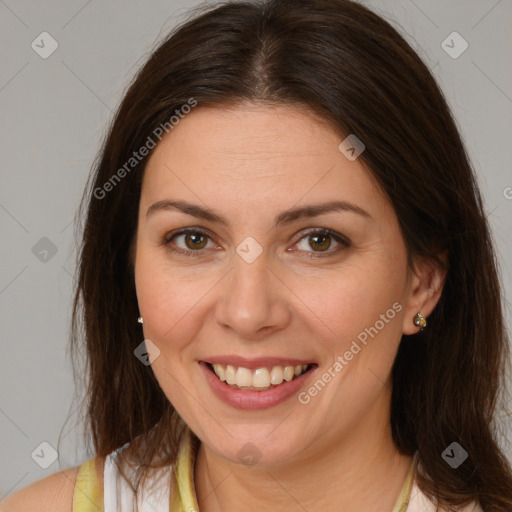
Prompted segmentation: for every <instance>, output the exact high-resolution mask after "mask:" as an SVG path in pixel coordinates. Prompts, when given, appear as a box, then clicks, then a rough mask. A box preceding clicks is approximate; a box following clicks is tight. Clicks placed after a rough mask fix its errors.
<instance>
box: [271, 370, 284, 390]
mask: <svg viewBox="0 0 512 512" xmlns="http://www.w3.org/2000/svg"><path fill="white" fill-rule="evenodd" d="M283 378H284V377H283V367H282V366H274V368H272V371H271V372H270V384H274V386H277V385H278V384H281V382H283Z"/></svg>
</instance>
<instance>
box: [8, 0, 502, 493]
mask: <svg viewBox="0 0 512 512" xmlns="http://www.w3.org/2000/svg"><path fill="white" fill-rule="evenodd" d="M210 3H215V2H210ZM366 3H367V5H369V6H370V7H372V8H373V9H374V10H376V11H377V12H379V13H380V14H381V15H384V17H386V18H387V19H389V20H390V21H391V22H392V23H393V25H394V26H396V27H397V28H399V30H400V32H401V33H402V34H404V35H405V37H406V38H407V40H408V41H409V42H410V43H411V44H412V45H413V47H414V48H415V49H416V50H417V51H418V52H419V53H420V55H421V56H422V58H423V59H424V60H425V61H426V63H427V64H428V66H429V67H430V68H431V69H432V70H433V72H434V74H435V75H436V77H437V78H438V80H439V82H440V84H441V87H442V88H443V90H444V92H445V94H446V96H447V98H448V101H449V103H450V105H451V107H452V109H453V111H454V114H455V118H456V120H457V122H458V125H459V127H460V130H461V132H462V135H463V137H464V139H465V141H466V143H467V147H468V150H469V154H470V157H471V158H472V160H473V163H474V166H475V169H476V171H477V174H478V176H479V181H480V185H481V189H482V192H483V194H484V197H485V202H486V209H487V211H488V213H489V216H490V222H491V225H492V228H493V231H494V235H495V239H496V242H497V248H498V253H499V254H498V256H499V259H500V263H501V267H502V272H503V284H504V288H505V291H506V296H507V298H508V302H510V299H511V297H512V189H511V188H507V187H512V172H511V168H512V166H511V163H512V162H511V160H512V155H511V145H512V138H511V135H512V61H511V58H510V49H511V48H512V32H511V31H510V26H511V22H512V0H499V1H497V0H451V1H450V2H446V1H444V0H435V1H432V0H429V1H427V0H414V1H413V0H398V1H397V0H393V1H392V0H372V1H368V2H366ZM198 4H199V2H198V1H196V0H180V1H172V2H171V1H164V0H158V1H151V2H143V1H142V0H138V1H130V2H121V1H120V0H109V1H108V2H105V1H104V2H100V1H98V0H89V1H83V0H73V1H67V2H64V1H58V0H47V1H45V2H37V1H35V0H19V1H16V2H15V1H14V0H5V1H3V0H0V48H1V50H0V51H1V54H2V67H1V69H0V107H1V109H2V118H1V123H0V124H1V130H2V132H1V138H0V141H1V142H0V144H1V155H2V158H1V172H2V187H1V189H0V226H1V230H2V265H1V272H0V312H1V316H2V320H1V325H2V345H1V346H2V356H1V359H0V376H1V377H0V378H1V388H0V454H1V467H0V498H1V497H2V496H4V495H6V494H8V493H10V492H12V491H14V490H17V489H20V488H22V487H24V486H26V485H28V484H29V483H31V482H33V481H35V480H38V479H40V478H42V477H44V476H47V475H49V474H51V473H53V472H55V471H57V470H59V469H63V468H66V467H69V466H74V465H77V464H80V463H81V462H83V461H84V460H86V459H87V458H89V457H90V456H92V455H93V454H91V453H89V452H87V451H86V450H85V448H84V442H83V440H82V439H81V438H80V433H81V429H80V428H79V427H80V426H81V422H80V418H78V415H77V414H71V417H70V419H69V421H68V422H67V424H66V425H64V422H65V419H66V417H67V415H68V412H73V411H74V408H75V405H74V404H73V402H72V398H73V378H72V373H71V365H70V361H69V357H68V349H67V347H68V332H69V324H70V313H71V290H72V284H73V274H74V271H75V252H74V251H75V249H74V236H75V235H74V232H73V229H74V224H73V217H74V213H75V211H76V209H77V206H78V202H79V199H80V197H81V193H82V190H83V188H84V185H85V182H86V178H87V175H88V173H89V170H90V168H91V165H92V162H93V159H94V157H95V155H96V153H97V151H98V150H99V147H100V142H101V140H102V137H103V135H104V134H105V132H106V129H107V126H108V123H109V121H110V119H111V117H112V111H113V110H114V109H115V107H116V106H117V104H118V102H119V101H120V99H121V97H122V94H123V91H124V90H125V89H126V87H127V85H128V83H129V80H130V79H131V77H132V76H133V74H134V73H135V71H136V70H137V69H138V67H139V66H140V65H141V64H142V63H143V61H144V59H145V57H146V56H147V55H148V53H149V52H150V50H151V49H152V48H153V47H154V45H155V43H156V42H157V41H158V40H160V39H161V38H162V37H164V36H165V34H166V33H167V32H168V31H169V30H170V29H171V28H172V27H173V26H174V25H175V23H176V22H178V21H181V20H183V19H184V17H185V16H186V13H187V10H188V8H190V7H193V6H195V5H198ZM44 31H46V32H49V33H50V34H51V36H52V37H53V38H54V39H55V40H56V41H57V42H58V45H59V46H58V49H57V50H56V51H55V52H54V53H53V54H52V55H51V56H50V57H48V58H47V59H43V58H41V57H40V56H39V55H38V54H37V53H36V52H35V51H34V50H33V49H32V47H31V43H32V41H34V40H36V43H37V42H38V41H39V45H40V46H42V44H41V43H40V39H41V38H39V37H38V36H39V34H41V33H42V32H44ZM453 31H457V32H459V33H460V34H461V35H462V37H463V38H464V39H465V40H466V41H467V42H468V44H469V47H468V49H467V50H466V51H465V52H464V53H463V54H462V55H460V56H459V57H458V58H456V59H454V58H452V57H450V56H449V55H448V54H447V53H446V52H445V51H444V49H443V47H442V46H441V44H442V42H443V41H444V40H445V39H446V38H447V36H448V35H449V34H451V33H452V32H453ZM448 41H449V42H448V43H447V44H450V45H452V46H454V47H455V49H457V48H460V46H459V43H460V41H456V40H455V42H454V43H451V41H450V39H448ZM48 48H49V43H48V40H46V43H45V49H46V50H48ZM433 151H435V148H433ZM44 237H46V238H47V239H49V240H50V241H51V243H49V242H48V241H47V240H44V241H40V240H41V239H42V238H44ZM36 244H38V245H36ZM53 245H54V246H55V248H56V249H57V252H56V253H55V254H52V252H51V248H52V247H53ZM34 246H36V249H33V247H34ZM45 248H46V249H47V250H49V252H48V253H47V254H46V253H44V252H42V251H43V250H44V249H45ZM54 250H55V249H54ZM41 260H42V261H41ZM45 260H46V261H45ZM507 315H508V316H507V318H508V325H509V326H510V325H511V324H512V322H511V318H512V316H511V314H510V308H509V310H508V312H507ZM61 431H62V435H63V440H62V442H61V445H60V447H59V448H60V451H59V458H58V459H57V460H55V461H54V462H53V463H52V464H51V465H50V466H49V467H48V468H47V469H43V468H41V467H40V466H39V465H38V464H36V462H35V460H33V458H32V457H31V454H32V453H33V452H34V450H35V449H36V448H38V447H39V445H40V443H41V442H47V443H49V444H50V445H51V446H53V447H54V448H57V441H58V438H59V434H60V433H61ZM510 432H511V430H510V423H509V424H508V433H509V434H508V437H509V438H510V437H511V436H510ZM501 443H502V445H503V447H504V448H505V450H506V451H507V453H508V455H509V457H511V458H512V449H511V444H510V441H506V440H505V438H503V437H502V438H501ZM41 449H42V450H43V451H41ZM35 453H36V455H37V454H39V455H40V457H39V459H38V458H37V456H36V455H35V456H34V458H35V459H36V460H39V461H42V462H44V461H45V460H46V461H49V460H50V459H48V457H50V456H51V449H50V448H48V447H47V446H43V447H42V448H38V449H37V450H36V452H35ZM41 454H44V455H41ZM45 457H46V459H45Z"/></svg>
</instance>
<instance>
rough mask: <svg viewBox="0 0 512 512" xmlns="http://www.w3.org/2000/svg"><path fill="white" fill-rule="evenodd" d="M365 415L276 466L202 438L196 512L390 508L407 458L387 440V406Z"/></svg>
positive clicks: (362, 511) (367, 511)
mask: <svg viewBox="0 0 512 512" xmlns="http://www.w3.org/2000/svg"><path fill="white" fill-rule="evenodd" d="M367 419H368V420H370V421H365V422H364V423H365V424H364V425H358V426H356V427H355V428H353V429H351V432H349V433H348V434H347V433H344V434H343V435H342V436H340V437H339V438H338V439H336V440H334V442H332V443H329V446H328V448H327V449H323V450H321V451H318V450H317V451H315V453H314V454H313V453H310V454H308V455H307V456H304V457H303V458H302V459H296V460H294V461H293V462H291V463H287V464H285V465H279V466H276V465H272V466H270V465H267V466H265V467H261V466H259V465H255V466H253V467H248V466H244V465H241V464H236V463H233V462H232V461H230V460H227V459H225V458H223V457H221V456H219V455H218V454H216V453H215V452H214V451H212V450H211V449H209V448H208V447H207V446H205V445H204V443H201V445H200V446H199V448H198V452H197V457H196V464H195V470H194V473H195V474H194V481H195V487H196V495H197V499H198V505H199V508H200V510H201V512H221V511H225V510H244V511H247V512H257V511H258V512H259V511H261V510H275V511H281V510H282V511H290V510H357V511H358V512H370V511H375V510H382V511H389V512H391V510H392V509H393V506H394V505H395V503H396V500H397V498H398V495H399V493H400V490H401V488H402V485H403V483H404V481H405V478H406V475H407V471H408V470H409V467H410V464H411V462H412V457H410V456H407V455H402V454H400V453H399V452H398V450H397V448H396V446H395V445H394V443H393V441H392V437H391V428H390V425H389V409H387V414H386V410H384V411H377V416H376V417H373V418H367ZM382 420H384V424H382ZM376 425H382V428H375V427H376Z"/></svg>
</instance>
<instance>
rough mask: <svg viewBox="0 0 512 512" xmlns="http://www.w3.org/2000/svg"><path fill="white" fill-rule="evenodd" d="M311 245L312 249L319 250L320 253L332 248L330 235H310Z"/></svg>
mask: <svg viewBox="0 0 512 512" xmlns="http://www.w3.org/2000/svg"><path fill="white" fill-rule="evenodd" d="M308 238H309V240H310V242H309V245H310V246H311V248H312V249H315V248H316V249H319V250H320V251H326V250H327V249H329V247H330V246H331V237H330V235H309V237H308Z"/></svg>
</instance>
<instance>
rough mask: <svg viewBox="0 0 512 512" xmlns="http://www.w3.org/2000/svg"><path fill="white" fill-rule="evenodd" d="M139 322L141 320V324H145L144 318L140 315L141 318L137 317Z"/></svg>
mask: <svg viewBox="0 0 512 512" xmlns="http://www.w3.org/2000/svg"><path fill="white" fill-rule="evenodd" d="M137 322H139V324H143V323H144V319H143V318H142V317H141V316H139V318H138V319H137Z"/></svg>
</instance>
